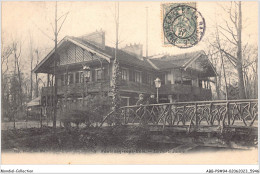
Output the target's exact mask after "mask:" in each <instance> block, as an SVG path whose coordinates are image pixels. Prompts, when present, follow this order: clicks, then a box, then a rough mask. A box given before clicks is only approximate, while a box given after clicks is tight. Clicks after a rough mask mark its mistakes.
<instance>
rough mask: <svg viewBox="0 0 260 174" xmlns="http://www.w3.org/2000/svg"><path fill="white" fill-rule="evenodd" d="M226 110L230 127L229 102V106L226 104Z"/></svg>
mask: <svg viewBox="0 0 260 174" xmlns="http://www.w3.org/2000/svg"><path fill="white" fill-rule="evenodd" d="M226 110H227V119H228V125H230V113H229V102H227V104H226Z"/></svg>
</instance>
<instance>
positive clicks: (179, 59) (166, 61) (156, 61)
mask: <svg viewBox="0 0 260 174" xmlns="http://www.w3.org/2000/svg"><path fill="white" fill-rule="evenodd" d="M195 60H198V61H200V62H201V65H202V66H203V69H205V73H206V74H208V76H216V75H217V73H216V70H215V68H214V67H213V65H212V64H211V62H210V61H209V60H208V59H207V56H206V54H205V52H204V51H202V50H200V51H195V52H190V53H185V54H177V55H171V56H169V55H163V56H161V57H157V58H150V59H149V61H150V62H151V63H152V64H153V65H154V66H155V67H157V68H158V69H159V70H167V69H171V68H184V69H186V68H188V67H189V65H191V64H192V63H193V62H194V61H195Z"/></svg>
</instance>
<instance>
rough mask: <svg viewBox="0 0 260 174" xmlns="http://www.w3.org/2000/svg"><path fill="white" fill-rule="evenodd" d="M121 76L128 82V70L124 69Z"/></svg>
mask: <svg viewBox="0 0 260 174" xmlns="http://www.w3.org/2000/svg"><path fill="white" fill-rule="evenodd" d="M121 75H122V80H128V70H127V69H124V68H122V72H121Z"/></svg>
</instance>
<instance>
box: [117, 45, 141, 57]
mask: <svg viewBox="0 0 260 174" xmlns="http://www.w3.org/2000/svg"><path fill="white" fill-rule="evenodd" d="M121 50H123V51H125V52H127V53H128V54H131V55H133V56H135V57H137V58H138V59H140V60H143V45H142V44H133V45H132V44H130V45H126V46H125V47H124V48H121Z"/></svg>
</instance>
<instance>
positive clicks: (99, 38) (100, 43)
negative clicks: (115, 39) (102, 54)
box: [80, 29, 106, 49]
mask: <svg viewBox="0 0 260 174" xmlns="http://www.w3.org/2000/svg"><path fill="white" fill-rule="evenodd" d="M80 38H81V39H84V40H86V41H87V42H89V43H91V44H93V45H95V46H96V47H98V48H101V49H105V46H106V45H105V44H106V43H105V31H103V30H102V29H101V30H99V31H95V32H93V33H90V34H86V35H83V36H81V37H80Z"/></svg>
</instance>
